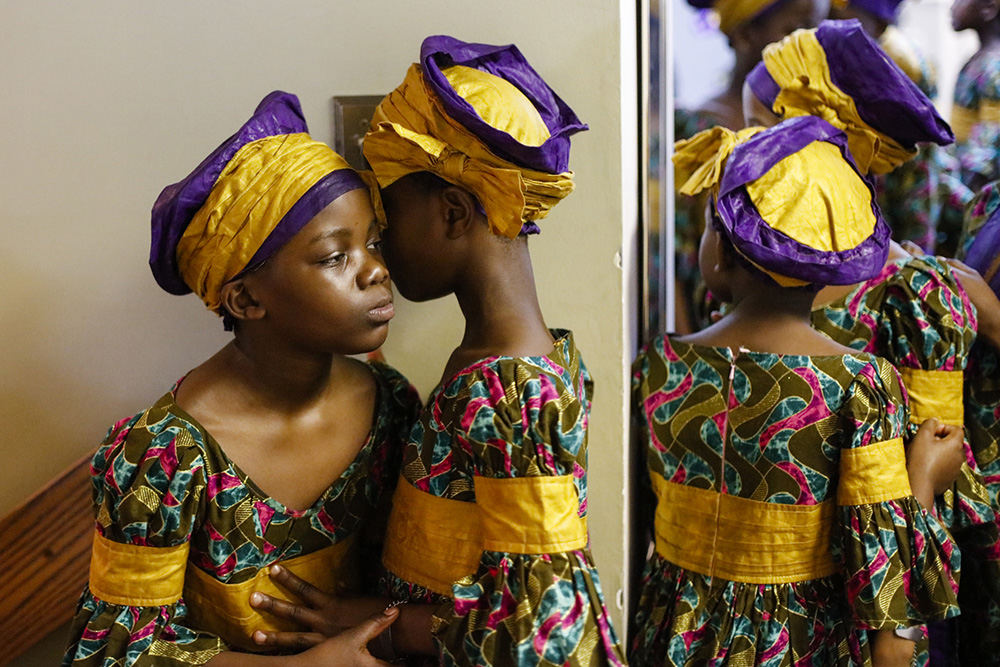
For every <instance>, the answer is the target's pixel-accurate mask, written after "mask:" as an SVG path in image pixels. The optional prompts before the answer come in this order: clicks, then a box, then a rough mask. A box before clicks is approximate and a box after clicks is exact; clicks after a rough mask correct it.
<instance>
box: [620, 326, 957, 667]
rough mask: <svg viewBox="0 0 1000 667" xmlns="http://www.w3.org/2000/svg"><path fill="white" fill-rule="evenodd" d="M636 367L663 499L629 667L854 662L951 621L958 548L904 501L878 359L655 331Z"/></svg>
mask: <svg viewBox="0 0 1000 667" xmlns="http://www.w3.org/2000/svg"><path fill="white" fill-rule="evenodd" d="M633 371H634V375H633V392H634V393H633V400H634V402H633V409H634V410H635V412H636V420H637V422H638V423H640V424H641V425H642V427H641V429H640V433H641V436H640V437H641V438H642V439H643V443H644V445H645V448H646V455H647V466H648V470H649V476H650V482H651V483H652V486H653V489H654V491H655V493H656V497H657V499H658V502H657V503H656V517H655V530H654V535H655V542H654V544H655V551H654V552H653V554H652V555H651V556H650V558H649V561H648V562H647V564H646V568H645V572H644V574H643V579H642V589H641V595H640V599H639V609H638V613H637V615H636V626H637V629H636V635H635V638H634V642H633V645H632V652H631V654H630V656H629V657H630V660H631V661H632V664H633V665H691V666H692V667H693V666H695V665H709V664H719V665H721V664H733V665H737V664H738V665H767V666H769V667H771V666H773V667H777V666H779V665H780V666H790V665H802V666H805V665H810V666H813V667H822V666H826V665H864V664H870V661H871V660H870V642H869V637H868V634H867V632H866V629H882V628H897V627H908V626H915V625H919V624H920V623H922V622H924V621H925V620H926V619H929V618H942V617H947V616H952V615H954V614H956V613H957V611H958V610H957V606H956V600H955V591H956V589H957V586H956V584H955V581H954V579H953V574H954V573H955V571H956V570H957V567H958V564H959V556H958V552H957V550H956V549H954V547H953V545H952V544H951V542H950V541H949V539H948V536H947V533H946V532H945V531H944V530H943V528H942V527H941V526H940V525H939V524H938V523H937V521H936V520H935V519H934V518H933V517H932V516H931V515H930V514H928V513H927V512H926V511H925V510H924V509H922V508H921V507H920V505H919V503H918V502H917V501H916V499H914V498H913V496H912V495H911V493H910V489H909V483H908V480H907V478H906V471H905V466H904V464H903V461H902V459H903V445H902V440H901V436H902V435H903V432H904V430H905V427H906V419H907V416H906V408H905V403H904V401H905V398H904V394H903V390H902V386H901V382H900V380H899V376H898V374H897V373H896V372H895V371H894V370H893V368H892V367H891V366H889V364H888V363H886V362H885V361H884V360H881V359H877V358H875V357H871V356H869V355H865V354H858V355H843V356H840V355H834V356H818V357H810V356H800V355H778V354H773V353H762V352H750V351H746V350H740V351H738V352H736V353H733V352H732V351H730V350H729V349H728V348H717V347H708V346H701V345H693V344H690V343H685V342H681V341H678V340H672V339H671V338H669V337H667V336H664V337H661V338H658V339H656V340H655V341H653V343H651V344H650V345H648V346H647V347H646V348H645V349H644V350H643V351H642V352H641V353H640V355H639V356H638V358H637V359H636V361H635V364H634V366H633Z"/></svg>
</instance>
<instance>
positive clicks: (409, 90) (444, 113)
mask: <svg viewBox="0 0 1000 667" xmlns="http://www.w3.org/2000/svg"><path fill="white" fill-rule="evenodd" d="M585 129H587V126H586V125H584V124H583V123H581V122H580V120H579V119H578V118H577V117H576V114H574V113H573V110H572V109H570V108H569V107H568V106H567V105H566V103H565V102H563V101H562V100H561V99H560V98H559V96H558V95H556V94H555V92H554V91H553V90H552V89H551V88H550V87H549V86H548V84H546V83H545V81H544V80H543V79H542V77H541V76H539V75H538V73H537V72H535V70H534V69H532V67H531V65H529V64H528V61H527V60H525V59H524V56H522V55H521V52H520V51H518V49H517V47H516V46H514V45H507V46H491V45H488V44H471V43H467V42H462V41H459V40H457V39H455V38H453V37H447V36H443V35H439V36H434V37H428V38H427V39H425V40H424V43H423V45H422V46H421V49H420V63H419V64H417V63H414V64H413V65H411V66H410V69H409V71H408V72H407V73H406V78H405V79H404V80H403V83H402V84H400V85H399V87H398V88H396V90H394V91H392V92H391V93H389V95H388V96H387V97H386V98H385V99H384V100H382V102H381V103H380V104H379V105H378V107H377V108H376V109H375V114H374V116H373V117H372V121H371V130H370V131H369V132H368V134H367V135H365V140H364V154H365V158H366V159H367V160H368V163H369V164H370V165H371V167H372V171H374V172H375V177H376V178H377V179H378V183H379V186H380V187H383V188H384V187H388V186H389V185H391V184H392V183H395V182H396V181H397V180H399V179H400V178H402V177H403V176H406V175H408V174H412V173H415V172H420V171H428V172H431V173H433V174H436V175H437V176H439V177H441V178H443V179H444V180H446V181H448V182H449V183H452V184H454V185H458V186H461V187H463V188H465V189H467V190H469V191H470V192H471V193H473V194H474V195H475V196H476V197H477V198H478V200H479V203H480V205H481V206H482V207H483V210H484V212H485V213H486V217H487V219H488V221H489V224H490V229H491V230H492V231H493V232H494V233H496V234H500V235H502V236H507V237H510V238H514V237H515V236H517V235H518V234H519V233H533V232H537V231H538V228H537V227H536V226H535V224H534V223H535V221H536V220H540V219H542V218H544V217H545V216H546V215H547V214H548V212H549V209H551V208H552V207H553V206H555V205H556V204H557V203H558V202H559V201H561V200H562V199H563V198H564V197H565V196H566V195H568V194H569V193H570V192H572V191H573V173H572V172H570V171H568V167H569V148H570V139H569V138H570V135H572V134H574V133H576V132H579V131H580V130H585Z"/></svg>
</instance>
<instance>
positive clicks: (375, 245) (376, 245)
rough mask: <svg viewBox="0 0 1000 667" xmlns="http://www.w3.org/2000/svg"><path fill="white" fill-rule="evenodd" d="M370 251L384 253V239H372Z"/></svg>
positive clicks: (369, 243)
mask: <svg viewBox="0 0 1000 667" xmlns="http://www.w3.org/2000/svg"><path fill="white" fill-rule="evenodd" d="M368 249H369V250H373V251H375V252H382V239H372V240H371V241H369V242H368Z"/></svg>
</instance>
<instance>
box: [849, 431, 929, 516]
mask: <svg viewBox="0 0 1000 667" xmlns="http://www.w3.org/2000/svg"><path fill="white" fill-rule="evenodd" d="M912 495H913V491H911V490H910V478H909V476H908V475H907V474H906V452H905V451H904V449H903V439H902V438H893V439H892V440H883V441H882V442H875V443H872V444H870V445H866V446H864V447H855V448H853V449H845V450H843V451H841V452H840V483H839V484H838V485H837V504H838V505H870V504H873V503H880V502H884V501H886V500H896V499H897V498H903V497H905V496H912Z"/></svg>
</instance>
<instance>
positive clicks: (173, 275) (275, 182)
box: [149, 91, 368, 314]
mask: <svg viewBox="0 0 1000 667" xmlns="http://www.w3.org/2000/svg"><path fill="white" fill-rule="evenodd" d="M367 187H368V186H367V185H366V184H365V182H364V181H363V180H362V179H361V177H360V176H359V175H358V174H357V173H356V172H355V171H354V170H352V169H351V168H350V167H349V166H348V164H347V162H345V161H344V159H343V158H342V157H340V156H339V155H337V154H336V153H334V152H333V150H331V149H330V147H329V146H327V145H326V144H324V143H321V142H319V141H315V140H313V139H312V138H311V137H310V136H309V134H308V128H307V127H306V122H305V119H304V118H303V115H302V109H301V107H300V106H299V100H298V98H297V97H296V96H295V95H291V94H289V93H285V92H281V91H275V92H273V93H271V94H270V95H268V96H267V97H265V98H264V99H263V101H261V103H260V104H259V105H258V106H257V109H256V110H255V111H254V113H253V116H251V118H250V120H248V121H247V122H246V123H244V125H243V127H241V128H240V129H239V130H238V131H237V132H236V134H234V135H233V136H231V137H229V138H228V139H226V140H225V141H224V142H223V143H222V145H221V146H219V147H218V148H216V149H215V150H214V151H213V152H212V154H211V155H209V156H208V157H207V158H205V160H204V161H203V162H202V163H201V164H199V165H198V166H197V167H195V169H194V171H192V172H191V173H190V174H188V176H187V177H186V178H184V180H182V181H180V182H178V183H174V184H173V185H168V186H167V187H166V188H164V189H163V192H161V193H160V196H159V197H157V199H156V203H155V204H153V216H152V243H151V247H150V252H149V266H150V268H151V269H152V271H153V276H154V277H155V278H156V282H157V283H159V285H160V287H162V288H163V289H165V290H166V291H167V292H170V293H171V294H187V293H188V292H195V293H196V294H197V295H198V296H199V297H200V298H201V300H202V301H204V302H205V305H206V306H208V308H209V309H210V310H213V311H216V312H219V311H220V306H221V304H220V301H219V299H220V294H221V290H222V286H223V285H224V284H226V283H227V282H229V281H230V280H232V279H233V278H235V277H237V276H238V275H240V273H241V272H243V271H244V270H245V269H247V268H252V267H254V266H257V265H259V264H260V263H261V262H263V261H264V260H266V259H267V258H268V257H270V256H271V255H273V254H274V253H275V252H276V251H277V250H278V249H279V248H281V246H283V245H284V244H285V243H287V242H288V241H289V240H290V239H291V238H292V237H293V236H295V234H296V233H297V232H298V231H299V230H300V229H302V228H303V227H304V226H305V225H306V223H308V222H309V221H310V220H312V218H313V217H314V216H315V215H316V214H317V213H319V212H320V211H322V210H323V209H324V208H326V206H327V205H328V204H330V202H332V201H333V200H335V199H337V198H338V197H340V196H341V195H342V194H344V193H345V192H349V191H351V190H357V189H362V188H367ZM220 314H221V313H220Z"/></svg>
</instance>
